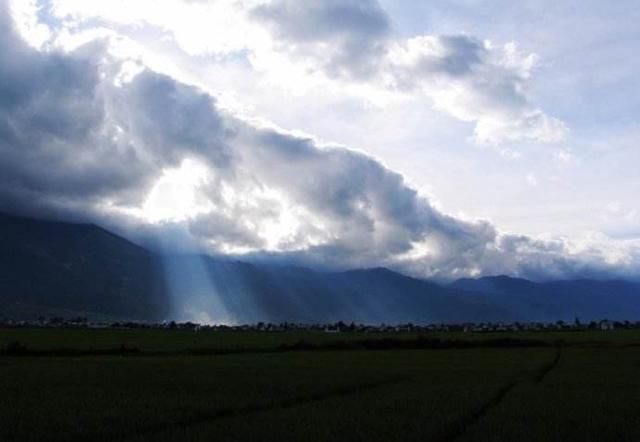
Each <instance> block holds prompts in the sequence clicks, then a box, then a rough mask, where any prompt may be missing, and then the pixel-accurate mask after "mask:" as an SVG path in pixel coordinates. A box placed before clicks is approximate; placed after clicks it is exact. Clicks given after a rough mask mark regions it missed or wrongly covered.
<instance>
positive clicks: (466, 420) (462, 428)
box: [441, 347, 562, 442]
mask: <svg viewBox="0 0 640 442" xmlns="http://www.w3.org/2000/svg"><path fill="white" fill-rule="evenodd" d="M561 354H562V348H561V347H557V348H556V354H555V356H554V358H553V360H552V361H551V362H550V363H548V364H545V365H543V366H542V367H540V368H539V369H538V370H536V371H535V372H534V373H533V375H531V376H529V377H526V378H523V379H517V380H515V381H513V382H510V383H509V384H507V385H505V386H504V387H502V388H501V389H499V390H498V392H497V393H496V394H495V395H494V396H493V397H492V398H491V399H489V400H488V401H487V402H485V403H484V404H482V405H481V406H480V407H479V408H477V409H476V410H474V411H472V412H470V413H469V414H467V415H465V416H463V417H462V418H460V419H458V420H457V421H456V422H454V423H453V424H452V425H451V426H450V427H449V429H448V430H446V431H445V432H444V434H443V436H442V438H441V440H442V442H455V441H457V440H458V439H460V438H461V437H462V436H463V435H464V434H465V433H466V432H467V430H468V429H469V428H471V427H472V426H473V425H474V424H475V423H476V422H478V421H480V420H481V419H482V418H483V417H485V416H486V415H487V414H488V413H489V412H490V411H491V410H492V409H494V408H495V407H497V406H498V405H500V403H502V401H503V400H504V398H505V397H506V396H507V395H508V394H509V393H510V392H511V390H513V389H514V388H515V387H517V386H518V385H521V384H524V383H526V382H532V383H534V384H539V383H541V382H542V381H544V379H545V378H546V377H547V375H548V374H549V373H551V371H553V369H554V368H556V367H557V366H558V364H559V363H560V356H561Z"/></svg>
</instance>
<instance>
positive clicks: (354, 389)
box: [74, 376, 412, 441]
mask: <svg viewBox="0 0 640 442" xmlns="http://www.w3.org/2000/svg"><path fill="white" fill-rule="evenodd" d="M411 380H412V378H411V377H408V376H407V377H404V376H403V377H395V378H391V379H384V380H381V381H376V382H369V383H364V384H359V385H352V386H345V387H342V388H339V389H336V390H333V391H330V392H326V393H315V394H310V395H306V396H299V397H293V398H290V399H284V400H281V401H277V402H273V403H267V404H257V405H248V406H245V407H240V408H235V409H234V408H227V409H220V410H217V411H214V412H212V413H210V414H200V415H195V416H193V417H191V418H188V419H184V420H182V421H176V422H167V423H161V424H157V425H152V426H148V427H146V428H141V429H139V430H133V431H131V432H128V433H126V434H114V435H112V436H111V440H127V439H133V438H135V437H142V436H149V435H150V434H154V433H161V432H164V431H171V430H179V429H185V428H188V427H192V426H197V425H200V424H206V423H211V422H215V421H217V420H220V419H226V418H233V417H238V416H246V415H250V414H256V413H262V412H266V411H272V410H285V409H288V408H294V407H297V406H300V405H306V404H311V403H314V402H321V401H325V400H328V399H334V398H339V397H345V396H353V395H358V394H360V393H363V392H365V391H369V390H374V389H377V388H382V387H387V386H390V385H396V384H400V383H403V382H409V381H411ZM90 436H91V435H78V437H76V438H75V439H74V440H77V441H87V440H93V439H92V438H91V437H90Z"/></svg>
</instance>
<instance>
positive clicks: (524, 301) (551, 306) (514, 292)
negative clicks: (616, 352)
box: [449, 276, 640, 321]
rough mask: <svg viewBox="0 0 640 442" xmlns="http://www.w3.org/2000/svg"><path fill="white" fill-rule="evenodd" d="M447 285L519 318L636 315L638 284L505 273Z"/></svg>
mask: <svg viewBox="0 0 640 442" xmlns="http://www.w3.org/2000/svg"><path fill="white" fill-rule="evenodd" d="M449 287H451V288H455V289H458V290H466V291H468V292H472V293H475V294H476V296H477V295H480V296H483V297H484V299H486V300H487V302H491V303H496V304H498V305H501V306H503V307H505V308H507V309H509V310H510V311H512V313H513V314H514V317H515V318H516V319H519V320H536V321H538V320H539V321H553V320H558V319H563V320H573V319H574V318H575V317H579V318H581V319H583V320H592V319H603V318H608V319H620V320H624V319H629V320H632V319H633V320H637V319H640V284H639V283H637V282H632V281H615V280H614V281H599V280H588V279H582V280H569V281H551V282H542V283H536V282H532V281H528V280H526V279H519V278H511V277H508V276H491V277H484V278H479V279H460V280H458V281H455V282H454V283H452V284H451V285H450V286H449Z"/></svg>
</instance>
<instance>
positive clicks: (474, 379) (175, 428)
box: [0, 328, 640, 442]
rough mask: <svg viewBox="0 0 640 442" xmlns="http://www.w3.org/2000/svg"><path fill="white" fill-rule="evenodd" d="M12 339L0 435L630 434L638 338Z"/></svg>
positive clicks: (74, 333)
mask: <svg viewBox="0 0 640 442" xmlns="http://www.w3.org/2000/svg"><path fill="white" fill-rule="evenodd" d="M505 338H508V339H506V340H505ZM301 342H304V343H305V344H306V345H304V346H303V345H299V344H300V343H301ZM336 342H341V343H342V344H341V345H335V344H336ZM362 342H368V343H370V344H371V343H376V342H386V344H385V345H384V346H380V348H381V349H377V350H370V349H369V350H367V349H366V348H369V347H367V346H362V345H359V343H362ZM12 343H14V344H12ZM15 343H19V348H21V349H23V351H22V352H18V353H16V354H11V353H6V352H5V354H4V355H3V356H0V440H3V441H76V440H77V441H80V440H83V441H84V440H130V441H141V442H142V441H151V440H153V441H165V440H166V441H173V440H193V441H208V440H221V441H226V440H228V441H244V440H246V441H249V440H251V441H253V440H264V441H272V440H273V441H284V440H310V441H317V440H357V441H360V440H361V441H393V440H398V441H411V440H416V441H417V440H431V441H454V440H459V441H481V440H487V441H514V440H523V441H537V440H545V441H546V440H551V441H553V440H557V441H573V440H576V441H578V440H580V441H585V440H587V441H589V440H618V441H624V440H629V441H632V440H640V412H639V411H638V409H637V404H638V400H639V399H640V379H638V376H637V373H638V372H639V370H640V333H638V331H635V330H623V331H612V332H601V331H584V332H549V333H512V334H490V333H489V334H482V333H478V334H472V333H467V334H465V333H445V332H439V333H434V335H433V336H426V337H421V336H416V335H414V334H411V333H397V334H391V336H389V335H385V336H383V335H376V334H368V335H364V334H358V333H340V334H328V333H322V332H303V331H296V332H284V333H260V332H239V331H237V332H215V333H214V332H210V333H194V332H192V331H185V330H174V331H171V330H88V329H38V328H22V329H11V328H7V329H0V348H5V349H6V348H8V347H9V346H11V345H16V344H15ZM403 343H404V344H403ZM453 343H456V344H455V345H454V344H453ZM414 344H415V345H414ZM418 344H419V345H418ZM436 344H437V345H436ZM462 344H464V345H462ZM414 347H415V348H414ZM418 347H419V348H418ZM122 349H126V351H120V353H118V350H122ZM71 350H75V351H76V353H69V352H70V351H71ZM111 350H113V353H108V352H109V351H111Z"/></svg>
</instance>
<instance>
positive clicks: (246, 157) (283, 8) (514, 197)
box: [0, 0, 640, 279]
mask: <svg viewBox="0 0 640 442" xmlns="http://www.w3.org/2000/svg"><path fill="white" fill-rule="evenodd" d="M639 19H640V4H638V2H635V1H624V0H622V1H618V2H614V3H611V2H601V1H591V0H580V1H571V0H566V1H563V2H557V1H546V0H544V1H540V0H537V1H528V0H523V1H520V2H512V1H506V0H495V1H491V2H489V1H480V0H476V1H473V0H449V1H438V0H434V1H430V2H414V1H408V0H393V1H391V0H389V1H387V0H384V1H376V0H324V1H320V0H309V1H305V2H300V1H295V0H271V1H268V0H234V1H230V0H228V1H222V0H212V1H205V0H166V1H163V2H157V1H153V0H137V1H135V2H132V1H124V0H112V1H100V0H5V1H4V2H3V4H2V5H1V6H0V57H1V59H2V60H3V62H2V64H1V65H0V155H1V157H0V158H1V161H0V176H1V177H2V178H1V181H0V210H2V211H5V212H9V213H18V214H28V215H33V216H41V217H49V218H51V217H54V218H58V219H67V220H71V221H86V222H96V223H99V224H101V225H104V226H105V227H108V228H110V229H113V230H114V231H116V232H118V233H122V234H124V235H125V236H127V237H129V238H131V239H133V240H135V241H138V242H140V243H142V244H145V245H149V246H150V247H156V248H158V249H161V250H163V251H166V252H174V251H185V250H187V251H198V252H203V253H208V254H212V255H225V256H234V257H241V258H243V259H255V260H268V261H272V262H280V263H295V264H298V265H308V266H312V267H318V268H332V269H334V268H357V267H374V266H386V267H390V268H392V269H395V270H398V271H401V272H404V273H407V274H410V275H413V276H417V277H424V278H437V279H438V278H439V279H453V278H457V277H464V276H481V275H491V274H502V273H504V274H510V275H514V276H523V277H529V278H533V279H558V278H570V277H583V276H590V277H593V276H596V277H622V276H624V277H633V278H638V277H640V224H639V223H640V203H639V202H638V198H637V194H638V191H640V174H638V173H637V169H638V164H640V147H639V146H638V145H637V140H638V135H640V123H639V121H638V115H640V112H639V111H640V92H638V89H637V78H638V74H640V59H638V58H637V57H634V54H635V53H636V52H637V51H638V42H639V41H640V28H638V26H637V23H638V20H639Z"/></svg>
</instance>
